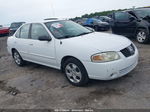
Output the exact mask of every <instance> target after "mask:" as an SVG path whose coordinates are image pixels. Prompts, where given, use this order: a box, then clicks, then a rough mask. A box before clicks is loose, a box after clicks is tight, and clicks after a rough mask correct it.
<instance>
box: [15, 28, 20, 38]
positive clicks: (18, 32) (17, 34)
mask: <svg viewBox="0 0 150 112" xmlns="http://www.w3.org/2000/svg"><path fill="white" fill-rule="evenodd" d="M15 37H16V38H20V29H19V30H18V31H17V32H16V35H15Z"/></svg>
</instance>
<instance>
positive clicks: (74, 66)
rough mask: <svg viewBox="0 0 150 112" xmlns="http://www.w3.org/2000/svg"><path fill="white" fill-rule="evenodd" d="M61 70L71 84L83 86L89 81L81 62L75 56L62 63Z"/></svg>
mask: <svg viewBox="0 0 150 112" xmlns="http://www.w3.org/2000/svg"><path fill="white" fill-rule="evenodd" d="M63 71H64V72H65V75H66V78H67V79H68V81H69V82H70V83H71V84H72V85H75V86H84V85H85V84H87V83H88V81H89V78H88V74H87V72H86V69H85V68H84V66H83V64H82V63H81V62H80V61H78V60H77V59H75V58H70V59H68V60H67V61H66V62H65V63H64V67H63Z"/></svg>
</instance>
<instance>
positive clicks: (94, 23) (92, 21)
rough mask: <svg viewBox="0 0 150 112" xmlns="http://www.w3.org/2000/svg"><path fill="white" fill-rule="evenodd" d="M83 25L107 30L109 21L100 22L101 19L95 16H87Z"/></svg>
mask: <svg viewBox="0 0 150 112" xmlns="http://www.w3.org/2000/svg"><path fill="white" fill-rule="evenodd" d="M83 26H87V27H91V28H93V29H94V30H95V31H107V30H109V29H110V25H109V23H107V22H102V21H101V20H99V19H95V18H88V19H87V20H86V21H85V23H83Z"/></svg>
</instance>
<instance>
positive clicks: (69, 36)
mask: <svg viewBox="0 0 150 112" xmlns="http://www.w3.org/2000/svg"><path fill="white" fill-rule="evenodd" d="M71 37H75V36H74V35H65V36H62V37H59V39H64V38H71Z"/></svg>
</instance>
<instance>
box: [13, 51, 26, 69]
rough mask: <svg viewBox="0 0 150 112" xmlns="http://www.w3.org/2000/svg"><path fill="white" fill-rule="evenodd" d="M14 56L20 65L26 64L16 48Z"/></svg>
mask: <svg viewBox="0 0 150 112" xmlns="http://www.w3.org/2000/svg"><path fill="white" fill-rule="evenodd" d="M13 58H14V61H15V63H16V64H17V65H18V66H23V65H24V64H25V62H24V60H23V59H22V57H21V56H20V54H19V53H18V51H16V50H13Z"/></svg>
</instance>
